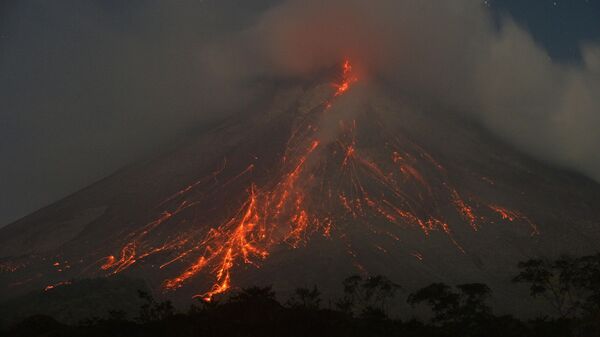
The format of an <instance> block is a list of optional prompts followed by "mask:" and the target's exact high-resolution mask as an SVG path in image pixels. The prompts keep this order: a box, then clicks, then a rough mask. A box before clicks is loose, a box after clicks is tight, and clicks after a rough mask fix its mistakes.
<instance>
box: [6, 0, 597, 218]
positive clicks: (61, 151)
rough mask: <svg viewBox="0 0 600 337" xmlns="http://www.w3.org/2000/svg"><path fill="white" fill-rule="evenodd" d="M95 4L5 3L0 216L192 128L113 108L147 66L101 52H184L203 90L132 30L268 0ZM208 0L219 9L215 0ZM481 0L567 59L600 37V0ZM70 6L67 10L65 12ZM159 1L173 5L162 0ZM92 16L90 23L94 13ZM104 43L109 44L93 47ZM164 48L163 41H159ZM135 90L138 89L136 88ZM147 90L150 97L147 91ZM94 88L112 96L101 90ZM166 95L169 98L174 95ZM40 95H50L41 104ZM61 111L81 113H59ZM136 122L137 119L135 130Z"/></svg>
mask: <svg viewBox="0 0 600 337" xmlns="http://www.w3.org/2000/svg"><path fill="white" fill-rule="evenodd" d="M96 2H97V3H98V4H101V5H97V6H81V7H78V6H75V7H74V8H71V7H70V6H69V5H68V2H66V1H65V2H64V4H63V3H62V2H60V1H58V2H52V6H55V7H57V8H58V9H57V10H54V11H47V10H46V9H47V8H46V7H48V6H49V5H48V4H47V2H44V1H41V2H40V1H3V2H1V3H0V104H1V105H0V106H1V110H0V158H1V159H0V226H3V225H6V224H8V223H10V222H12V221H14V220H16V219H18V218H20V217H23V216H25V215H27V214H29V213H31V212H32V211H35V210H36V209H39V208H40V207H43V206H45V205H47V204H49V203H52V202H54V201H56V200H58V199H60V198H62V197H64V196H66V195H68V194H70V193H73V192H75V191H76V190H78V189H80V188H83V187H85V186H87V185H89V184H90V183H92V182H94V181H97V180H98V179H100V178H102V177H104V176H106V175H108V174H110V173H111V172H114V171H115V170H117V169H119V168H120V167H123V166H124V165H126V164H129V163H132V162H135V161H136V160H138V159H139V158H141V157H143V156H146V155H147V154H148V153H152V151H153V150H155V149H156V148H157V147H159V146H160V144H162V143H164V142H168V140H169V139H173V137H175V136H176V135H177V134H180V133H181V132H182V130H185V129H186V127H187V126H182V125H179V124H176V123H174V124H172V125H166V126H164V125H162V124H164V123H162V122H161V121H162V120H161V118H160V117H156V118H154V117H153V116H145V115H143V114H142V113H140V114H137V115H136V114H134V115H132V116H127V117H123V116H121V115H119V114H118V113H117V112H113V113H112V114H111V113H108V114H106V113H105V110H107V109H110V108H111V104H112V103H114V102H113V101H115V102H121V101H123V102H128V101H127V100H128V99H129V96H127V97H122V96H121V95H120V94H119V93H118V92H117V93H116V94H115V93H114V92H113V91H114V90H115V87H116V88H118V87H119V86H123V87H127V86H134V85H137V84H138V83H141V84H140V85H142V86H145V85H146V83H145V82H144V81H143V76H142V77H141V78H136V79H135V80H131V79H130V78H127V77H126V76H124V77H122V78H119V77H109V76H108V75H105V74H107V73H110V72H111V71H112V70H114V69H110V67H111V66H110V65H111V64H112V63H111V62H104V60H105V59H109V58H112V57H114V58H119V57H123V58H126V59H131V60H133V61H130V64H134V65H136V64H137V62H138V60H139V62H140V63H143V64H144V65H145V66H148V67H153V68H158V69H160V68H161V67H162V65H163V64H162V63H161V62H158V61H156V62H155V61H154V59H153V56H154V53H156V54H158V55H160V57H164V58H168V59H170V60H171V59H173V60H177V61H178V62H176V64H179V65H178V66H172V65H170V66H169V67H165V68H164V69H160V75H159V76H161V78H164V79H165V82H166V83H174V86H175V87H176V88H177V89H176V90H177V93H178V94H181V95H184V96H185V97H188V96H189V97H194V95H195V93H194V92H190V93H188V92H186V90H187V89H186V88H187V87H188V86H189V85H191V84H194V83H196V82H195V81H197V79H195V78H171V76H170V74H171V73H185V72H182V71H181V69H179V68H178V67H180V66H181V64H182V63H185V61H186V60H188V59H187V57H188V56H186V55H180V54H178V53H177V51H176V49H174V50H175V51H169V50H152V49H144V50H142V52H141V53H140V54H142V56H141V57H139V54H137V49H136V48H137V47H136V43H137V40H136V39H145V40H147V41H143V43H147V44H148V45H152V41H153V39H154V35H153V34H155V35H156V37H157V39H158V37H160V36H162V35H165V34H169V36H180V35H181V36H186V37H185V38H186V41H194V38H196V37H197V40H198V44H202V43H204V42H205V41H210V40H211V39H213V37H212V36H210V35H211V34H206V33H205V34H203V32H202V30H203V29H204V28H206V29H217V30H218V31H219V32H220V33H219V34H221V33H222V32H226V31H228V30H235V29H236V27H243V26H244V25H245V24H246V23H247V22H251V21H252V19H251V18H252V17H253V15H255V14H256V13H259V12H260V11H261V10H262V9H264V8H266V7H267V4H268V1H257V2H254V3H253V4H248V3H247V2H248V1H238V2H236V1H225V2H223V3H224V4H223V8H222V9H219V11H218V12H219V15H217V16H211V17H202V14H200V13H199V14H197V16H198V18H197V21H198V22H200V23H198V24H197V25H195V26H193V27H188V26H186V25H185V24H179V21H177V20H175V21H172V22H161V23H160V24H159V23H156V26H154V27H152V26H150V27H149V26H144V27H143V28H140V27H139V26H138V21H137V20H138V14H139V13H141V12H144V14H145V15H150V16H152V15H155V16H156V17H157V18H158V17H160V13H150V14H148V13H147V8H148V7H149V6H148V5H147V3H154V2H155V1H148V2H147V3H146V2H143V1H131V2H127V3H126V4H124V3H122V2H120V1H109V2H106V1H96ZM205 3H206V4H205V5H206V6H209V7H211V6H213V7H214V5H213V4H212V3H213V2H211V1H206V2H205ZM241 3H244V4H241ZM484 3H485V5H486V6H488V7H490V8H491V9H492V10H493V12H494V14H495V16H496V19H497V20H499V21H500V20H502V18H503V17H506V16H511V17H513V18H514V19H515V20H516V21H517V22H518V23H519V24H520V25H522V26H524V27H526V28H527V29H528V30H529V31H530V32H531V34H532V35H533V38H534V39H535V41H536V42H537V43H539V44H540V45H542V46H543V47H544V48H545V49H547V51H548V53H549V55H550V56H551V57H552V58H553V59H555V60H558V61H559V62H561V63H565V64H579V63H581V62H582V61H581V57H582V55H581V49H580V46H581V44H582V43H586V42H595V43H598V42H600V0H568V1H567V0H562V1H561V0H556V1H551V0H535V1H524V0H504V1H500V0H487V1H484ZM172 4H173V3H171V5H172ZM65 8H66V9H67V10H62V9H65ZM90 8H91V9H90ZM152 8H153V10H155V9H156V8H159V9H160V10H163V11H170V10H171V9H173V8H171V7H169V6H164V5H161V6H154V5H153V7H152ZM194 8H195V9H198V7H197V6H196V7H194ZM173 12H177V10H176V9H173ZM195 13H196V12H194V11H189V10H182V11H181V15H184V16H186V19H189V17H192V18H193V17H194V16H195V15H196V14H195ZM248 13H250V14H248ZM174 17H176V15H174ZM82 18H83V19H82ZM88 18H91V20H93V22H88V21H86V20H87V19H88ZM219 18H221V19H219ZM222 18H226V19H225V20H222ZM191 21H194V20H191ZM157 22H160V21H157ZM182 22H188V21H186V20H182ZM145 24H146V23H145ZM24 27H25V28H24ZM98 27H100V28H98ZM140 31H143V34H141V33H140ZM191 33H194V34H191ZM188 34H189V36H188ZM114 36H117V37H119V38H120V37H123V36H124V37H126V38H127V40H123V41H126V42H123V41H120V43H123V44H122V45H121V44H119V43H116V44H113V43H112V41H113V37H114ZM140 36H141V37H140ZM132 41H133V42H132ZM173 44H174V45H175V42H173ZM98 46H101V47H100V48H98V49H97V47H98ZM161 47H164V45H159V46H158V48H161ZM99 50H100V52H98V51H99ZM132 55H134V56H132ZM153 62H155V63H153ZM125 64H128V63H127V62H126V63H125ZM82 69H83V70H82ZM141 69H145V68H141ZM125 70H128V69H124V71H125ZM81 73H83V74H90V75H89V76H87V75H86V76H85V77H84V78H83V80H82V79H81V78H79V77H78V76H79V75H80V74H81ZM192 74H193V73H192ZM190 76H191V75H190ZM88 80H89V81H88ZM138 81H139V82H138ZM188 84H189V85H188ZM179 85H181V87H179ZM151 89H152V90H154V89H156V90H158V89H160V88H151ZM149 90H150V89H149ZM152 90H150V92H153V91H152ZM57 92H69V95H66V96H64V97H66V98H64V97H63V96H60V97H62V98H60V99H54V98H53V97H55V96H56V93H57ZM90 92H91V94H90ZM128 95H131V96H133V97H134V98H135V97H136V93H135V92H134V93H128ZM139 95H140V97H142V96H144V93H143V92H142V93H141V94H139ZM98 97H102V98H105V99H102V100H98ZM161 99H162V100H164V101H167V103H169V102H168V100H169V99H168V97H163V98H161ZM145 100H146V98H145V97H144V99H143V100H139V101H140V102H143V103H139V104H138V103H137V102H138V101H135V100H134V101H132V103H131V105H129V104H128V103H122V104H121V103H119V106H121V107H125V108H131V109H132V110H135V111H138V110H139V111H142V112H143V111H144V110H145V109H147V106H146V105H145V104H146V101H145ZM37 102H44V104H43V106H41V107H40V106H38V105H36V103H37ZM153 103H154V102H153V101H152V99H149V102H148V104H149V105H151V104H152V107H156V106H157V105H156V104H153ZM167 103H165V105H164V106H161V105H160V104H158V108H159V109H160V108H162V110H160V111H168V109H173V110H181V111H188V110H190V111H193V106H194V103H195V101H194V99H192V98H190V99H189V100H185V102H184V103H180V102H170V103H172V104H167ZM73 107H82V109H83V108H84V109H83V110H86V111H82V110H77V109H75V108H73ZM63 109H64V110H67V109H72V110H73V111H76V112H70V113H62V110H63ZM171 112H172V111H169V113H171ZM100 116H102V117H100ZM140 121H142V122H143V124H140ZM185 121H186V122H189V121H190V119H185ZM192 121H194V122H197V123H202V122H204V121H205V120H204V119H202V118H198V119H197V120H194V119H192ZM136 123H137V124H136ZM131 125H138V126H139V129H135V128H131V127H130V126H131ZM156 125H161V127H162V126H164V129H158V130H156V134H157V138H156V139H154V140H153V141H151V142H148V141H146V140H147V134H148V133H151V134H152V133H153V132H154V131H155V129H154V128H156ZM124 129H126V130H124ZM114 130H117V131H114ZM149 130H150V131H151V132H149ZM599 145H600V144H599Z"/></svg>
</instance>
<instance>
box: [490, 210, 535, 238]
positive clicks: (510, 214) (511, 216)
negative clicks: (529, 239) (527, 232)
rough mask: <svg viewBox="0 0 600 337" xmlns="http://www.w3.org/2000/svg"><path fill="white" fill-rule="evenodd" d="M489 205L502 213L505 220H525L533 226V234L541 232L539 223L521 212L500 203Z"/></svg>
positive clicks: (498, 212) (499, 213) (501, 215)
mask: <svg viewBox="0 0 600 337" xmlns="http://www.w3.org/2000/svg"><path fill="white" fill-rule="evenodd" d="M488 207H489V208H490V209H491V210H492V211H494V212H496V213H497V214H498V215H500V217H502V219H503V220H508V221H510V222H514V221H520V222H525V223H527V224H529V226H530V227H531V235H537V234H539V233H540V232H539V230H538V228H537V225H536V224H534V223H533V222H532V221H531V220H529V218H527V217H526V216H524V215H523V214H521V213H520V212H518V211H513V210H510V209H507V208H504V207H502V206H498V205H488Z"/></svg>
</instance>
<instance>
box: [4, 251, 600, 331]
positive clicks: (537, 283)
mask: <svg viewBox="0 0 600 337" xmlns="http://www.w3.org/2000/svg"><path fill="white" fill-rule="evenodd" d="M512 281H513V282H515V283H519V284H524V285H526V286H527V287H528V289H529V293H530V295H531V296H532V297H535V298H540V299H543V300H544V301H546V303H547V304H548V305H549V306H550V307H551V308H553V309H554V313H553V314H549V315H546V316H543V317H538V318H535V319H529V320H522V319H518V318H516V317H513V316H511V315H497V314H495V313H494V311H493V309H492V307H491V306H490V304H489V300H490V298H491V296H492V290H491V289H490V288H489V287H488V286H487V285H485V284H482V283H467V284H457V285H448V284H445V283H432V284H430V285H427V286H425V287H423V288H421V289H418V290H416V291H414V292H411V293H410V294H408V296H406V297H405V300H406V303H407V305H408V306H409V307H410V308H413V309H414V308H417V307H420V308H426V309H427V311H429V312H430V315H429V317H430V318H429V319H427V320H418V319H416V318H412V317H409V318H404V319H402V318H401V317H398V315H394V312H393V307H394V305H395V304H396V303H398V302H399V301H402V298H400V293H401V292H400V290H401V287H400V286H399V285H398V284H396V283H394V282H393V281H391V280H389V279H388V278H387V277H385V276H382V275H376V276H369V277H363V276H360V275H353V276H350V277H348V278H346V279H345V280H344V281H343V282H342V291H343V292H342V296H341V297H340V298H338V299H337V300H335V301H334V302H333V303H332V305H328V306H327V307H324V306H323V303H322V302H323V299H322V296H321V292H320V291H319V288H318V287H317V286H313V287H309V288H297V289H296V290H295V292H294V293H293V295H292V296H291V297H290V298H289V299H287V301H285V302H284V303H281V302H280V301H278V300H277V297H276V294H275V292H274V291H273V289H272V287H270V286H265V287H260V286H254V287H249V288H244V289H241V290H239V291H237V292H236V293H234V294H232V295H230V296H228V297H226V298H222V299H220V300H217V301H211V302H205V301H199V302H198V303H194V304H193V305H191V307H190V308H189V309H188V310H187V311H185V312H178V311H177V310H176V309H175V307H174V306H173V305H172V303H171V302H169V301H157V300H156V299H155V298H153V297H152V296H151V294H149V293H148V292H146V291H142V290H139V291H138V297H139V299H140V300H141V301H142V302H141V303H142V304H141V305H140V307H139V311H138V313H137V315H136V316H135V317H127V314H126V313H125V312H123V311H110V312H108V313H107V315H106V317H102V318H90V319H87V320H85V321H82V322H80V323H78V324H70V325H66V324H62V323H59V322H58V321H56V320H55V319H53V318H52V317H49V316H43V315H34V316H31V317H28V318H26V319H24V320H23V321H21V322H20V323H18V324H16V325H13V326H12V327H10V328H9V329H8V330H6V331H3V332H2V334H4V335H7V336H16V337H19V336H92V337H93V336H111V337H116V336H128V337H131V336H182V337H184V336H414V337H446V336H447V337H451V336H461V337H470V336H472V337H476V336H480V337H484V336H485V337H494V336H502V337H507V336H532V337H537V336H540V337H542V336H543V337H553V336H556V337H570V336H572V337H598V336H600V254H596V255H589V256H582V257H569V256H562V257H560V258H557V259H553V260H550V259H531V260H527V261H523V262H520V263H519V264H518V273H517V275H515V276H514V278H513V279H512Z"/></svg>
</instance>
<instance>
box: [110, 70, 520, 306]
mask: <svg viewBox="0 0 600 337" xmlns="http://www.w3.org/2000/svg"><path fill="white" fill-rule="evenodd" d="M357 81H358V77H357V76H356V75H355V74H354V73H353V69H352V65H351V63H350V61H349V60H345V61H344V62H343V64H342V73H341V81H340V83H339V84H335V85H334V88H335V91H333V92H332V93H331V96H330V97H329V98H328V99H327V100H325V102H323V109H322V110H321V111H316V112H314V113H313V114H314V115H315V116H309V117H312V119H311V118H299V119H298V120H297V121H295V122H294V124H293V125H292V127H291V132H290V136H289V138H288V139H287V141H286V142H285V143H284V144H285V147H284V148H283V150H282V152H281V157H280V158H277V159H279V160H278V163H279V165H280V167H278V168H277V170H271V171H269V176H268V177H267V178H266V181H261V182H260V183H259V182H258V181H257V180H255V179H254V178H255V177H254V175H253V173H254V172H255V171H257V170H256V169H255V164H254V163H251V164H247V163H245V164H244V166H245V165H248V166H246V168H245V169H244V170H242V171H241V172H239V173H238V172H233V173H230V175H226V174H225V173H224V172H225V168H226V166H227V161H224V163H223V165H222V166H221V167H219V168H218V169H216V170H215V171H214V172H212V173H211V174H209V175H208V176H207V177H204V178H201V179H199V180H197V181H195V182H194V183H192V184H190V185H188V186H186V187H184V188H182V189H181V190H180V191H178V192H176V193H175V194H173V195H172V196H170V197H168V198H167V199H165V200H164V201H163V202H161V203H160V205H159V206H165V207H166V206H167V205H172V206H173V205H174V206H173V207H171V210H170V211H164V212H163V213H161V214H160V215H159V216H158V217H157V218H156V219H155V220H153V221H151V222H149V223H148V224H147V225H145V226H144V227H142V228H141V229H139V230H137V231H135V232H133V233H132V234H131V235H129V236H128V237H127V240H126V242H125V243H124V244H123V246H122V248H121V249H120V252H118V253H116V254H115V255H116V256H115V255H109V256H107V257H106V258H104V260H103V264H102V265H101V266H100V268H101V270H105V271H107V272H109V273H111V274H115V273H119V272H122V271H124V270H126V269H128V268H130V267H131V266H133V265H134V264H136V263H138V262H140V261H143V260H144V259H145V258H147V257H149V256H153V255H160V257H161V258H162V257H165V259H163V260H162V261H160V262H159V263H158V266H159V268H160V269H166V268H179V269H178V271H177V274H176V276H174V277H171V278H168V279H167V280H165V281H164V283H163V288H164V289H165V290H167V291H174V290H176V289H179V288H181V287H184V286H185V285H186V284H187V283H189V282H191V280H192V279H195V278H196V277H199V276H203V278H202V279H201V281H202V282H204V283H203V284H205V287H204V288H203V290H202V291H200V292H199V294H198V295H196V296H195V297H197V298H201V299H203V300H205V301H211V300H212V299H213V297H214V296H216V295H218V294H222V293H225V292H227V291H228V290H230V289H231V288H232V287H235V285H234V282H235V281H236V278H235V276H236V272H237V271H238V268H239V267H240V266H248V265H250V266H255V267H260V263H261V261H263V260H264V259H266V258H268V257H269V256H270V254H271V252H272V249H273V248H274V247H278V246H279V247H281V246H283V247H289V248H291V249H294V248H298V247H301V246H303V245H306V244H307V243H308V241H309V240H310V238H311V237H312V235H315V234H319V235H321V236H322V237H325V238H327V239H337V240H339V241H341V242H343V243H344V245H345V247H346V251H347V254H348V256H350V258H351V259H352V263H353V265H354V266H355V267H356V268H357V269H358V270H359V271H361V272H364V271H365V269H364V265H363V264H362V263H360V261H359V259H360V252H359V251H358V250H357V249H356V247H354V246H353V244H352V241H351V238H350V237H349V235H348V233H347V231H346V230H345V229H346V228H347V226H348V224H352V225H353V226H360V228H361V229H362V230H364V231H365V233H366V235H373V236H376V237H378V240H381V241H382V242H387V244H388V246H386V245H385V244H383V243H382V244H376V245H375V246H374V247H375V249H376V250H377V251H378V252H379V253H381V254H388V253H389V252H390V251H393V250H392V249H391V248H392V247H390V246H389V245H390V244H392V245H395V244H398V242H399V241H401V235H402V232H401V231H402V230H406V229H412V228H414V229H416V230H418V231H420V232H422V234H423V237H424V238H425V239H427V238H429V237H430V236H432V235H435V234H434V233H435V232H437V233H440V235H443V236H444V237H447V238H448V240H449V242H451V243H452V244H453V245H454V246H455V247H456V248H457V249H458V251H460V252H462V253H464V252H465V249H464V248H463V247H462V246H461V245H460V243H459V242H458V240H457V239H455V238H454V234H453V231H452V228H453V227H451V225H452V226H458V225H463V223H456V221H454V220H448V219H446V218H445V217H444V216H443V215H442V214H441V211H440V209H441V207H442V206H444V207H447V208H450V209H451V211H452V212H453V213H454V214H455V216H454V217H452V218H454V219H462V220H463V221H464V222H466V224H467V225H468V226H469V228H471V229H472V230H475V231H476V230H478V229H479V223H478V222H479V221H480V220H481V221H483V219H484V218H483V217H482V216H481V215H480V213H478V212H479V211H480V209H478V208H476V206H473V205H472V204H471V198H469V197H465V198H463V197H461V195H460V194H459V192H458V190H457V189H456V188H455V187H454V186H453V185H452V183H451V181H450V179H449V178H448V176H447V175H446V172H445V169H444V167H443V166H442V165H441V164H440V163H438V162H437V161H436V160H435V159H434V158H433V156H431V155H430V154H429V153H428V152H427V151H425V150H424V149H423V148H421V147H419V146H418V145H416V144H414V143H412V142H411V141H410V140H408V139H404V138H401V137H400V136H398V135H395V134H394V135H390V134H386V132H385V128H384V127H383V126H381V132H380V134H378V135H376V136H377V137H384V139H385V141H384V142H382V143H383V144H380V146H379V147H377V148H376V150H377V151H374V152H373V151H370V150H369V146H364V145H363V144H362V143H361V138H360V131H361V129H360V127H359V124H360V123H357V120H356V119H353V120H350V121H340V123H339V124H340V125H339V127H340V130H338V133H339V135H338V137H337V139H336V140H335V141H332V142H330V143H326V142H324V141H322V140H320V139H319V134H318V130H319V127H318V120H319V119H320V117H321V115H322V114H324V113H325V111H327V109H329V108H330V107H331V106H333V105H334V104H335V103H336V101H337V98H338V97H340V96H342V95H344V94H346V93H348V90H349V89H350V88H351V86H352V85H353V84H354V83H355V82H357ZM371 146H372V145H371ZM282 147H283V144H282ZM380 153H383V155H378V154H380ZM255 159H256V158H255ZM257 165H258V164H257ZM259 167H260V166H259ZM222 175H225V177H223V179H220V177H221V176H222ZM217 177H219V179H217ZM229 177H231V178H229ZM241 177H247V178H248V179H252V180H250V182H248V181H246V182H244V185H243V187H242V188H247V190H246V193H247V195H246V194H244V195H242V196H240V198H239V199H235V197H236V196H235V195H234V196H232V197H233V198H230V197H229V196H228V199H231V200H237V201H236V204H235V205H233V206H232V209H233V210H235V211H232V212H231V213H229V214H230V215H229V217H227V218H221V219H220V220H219V222H218V223H217V225H212V226H208V230H207V229H206V228H207V227H205V225H204V224H203V225H204V226H202V227H201V229H199V230H196V231H194V232H191V233H179V234H178V235H177V236H176V237H172V238H169V239H168V240H167V241H166V242H164V243H161V244H152V243H150V242H151V240H150V237H151V235H152V233H153V232H155V231H159V230H161V229H162V227H163V225H164V224H165V223H174V222H175V221H176V220H174V219H175V218H176V217H183V216H184V215H183V213H184V212H185V211H186V210H190V209H192V208H195V207H200V206H202V205H201V204H200V201H199V200H198V199H197V198H192V197H190V195H191V193H192V191H200V192H202V193H203V195H204V190H209V188H208V187H207V186H208V185H209V182H212V183H213V184H217V185H218V186H221V187H224V186H227V185H229V184H233V183H234V182H237V181H239V180H240V178H241ZM426 178H427V179H426ZM217 180H218V181H217ZM440 186H441V187H440ZM435 187H438V188H437V189H435ZM238 193H239V192H238ZM207 194H208V193H207ZM189 199H191V200H193V201H190V200H189ZM182 200H183V201H182ZM490 207H491V206H490ZM492 209H493V210H494V211H496V212H498V213H500V214H503V215H502V217H503V219H505V220H508V221H511V222H512V221H521V222H523V221H527V222H529V220H525V219H526V218H524V217H522V216H521V217H517V216H516V215H517V214H518V213H510V211H508V210H504V209H502V211H503V212H504V213H502V212H500V208H496V209H494V208H492ZM231 214H233V215H231ZM504 215H506V217H505V216H504ZM452 221H454V222H452ZM382 224H383V225H382ZM415 257H416V258H417V259H419V260H422V256H421V255H418V256H417V255H415Z"/></svg>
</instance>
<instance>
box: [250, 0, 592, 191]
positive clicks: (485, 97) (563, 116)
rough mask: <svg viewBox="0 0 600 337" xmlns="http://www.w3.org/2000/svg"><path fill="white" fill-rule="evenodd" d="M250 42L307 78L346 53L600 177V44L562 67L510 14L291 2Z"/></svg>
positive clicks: (534, 150)
mask: <svg viewBox="0 0 600 337" xmlns="http://www.w3.org/2000/svg"><path fill="white" fill-rule="evenodd" d="M246 38H248V39H250V40H251V41H252V42H249V43H248V45H251V46H254V47H255V48H257V50H255V51H254V52H253V54H254V55H259V56H260V57H261V58H262V59H261V61H262V63H263V64H268V65H270V66H271V67H270V68H269V69H266V70H267V71H272V72H274V73H276V74H279V75H288V76H299V77H306V76H311V75H312V74H314V73H316V72H317V71H318V70H319V69H322V68H324V67H327V66H330V65H331V64H335V63H336V62H340V60H342V59H343V58H344V57H350V58H351V59H352V60H353V62H354V63H355V65H357V66H359V67H360V68H362V71H363V72H364V73H365V74H367V75H368V76H369V77H371V78H377V79H384V80H385V81H387V82H388V83H393V85H395V86H397V88H399V89H400V92H402V93H403V95H406V96H408V97H418V98H420V99H421V100H423V99H426V100H429V101H432V102H435V103H436V104H438V105H439V106H441V107H445V108H447V109H448V111H460V112H461V113H464V114H466V115H468V116H470V117H472V118H475V119H476V120H478V121H479V122H480V123H481V124H482V125H483V126H485V127H486V128H488V129H489V130H491V132H493V133H495V134H496V135H497V136H499V137H501V138H503V139H504V140H506V141H508V142H510V143H512V144H514V145H515V146H516V147H518V148H519V149H521V150H522V151H524V152H526V153H529V154H530V155H532V156H534V157H536V158H539V159H542V160H545V161H549V162H551V163H553V164H556V165H559V166H561V167H563V168H567V169H572V170H576V171H579V172H581V173H583V174H585V175H588V176H589V177H591V178H593V179H595V180H596V181H600V155H598V147H599V146H600V132H598V130H599V129H600V94H599V93H600V45H599V44H592V43H590V44H587V45H583V46H582V55H583V60H582V62H581V63H580V64H563V63H561V62H558V61H555V60H552V58H551V57H550V55H549V54H548V52H547V51H546V50H545V49H544V48H543V47H541V46H540V45H538V44H536V42H535V41H534V39H533V37H532V36H531V35H530V33H529V32H528V31H527V30H525V29H524V28H522V27H520V26H519V25H517V24H516V23H515V22H514V21H513V20H512V19H511V18H509V17H503V18H500V19H499V20H495V19H494V17H493V16H492V13H491V12H490V11H489V10H488V9H487V8H486V7H484V6H483V5H482V4H481V3H480V2H478V1H469V0H459V1H452V2H450V1H436V2H433V1H417V0H405V1H394V0H379V1H362V0H343V1H342V0H334V1H326V2H324V1H316V0H302V1H300V0H292V1H287V2H286V3H284V4H282V5H281V6H278V7H276V8H274V9H272V10H270V11H269V12H268V13H266V14H265V15H264V16H263V17H262V18H261V20H260V21H259V22H258V24H257V25H256V26H255V27H254V28H253V29H252V30H251V31H250V32H247V33H246ZM258 63H261V62H258Z"/></svg>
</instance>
